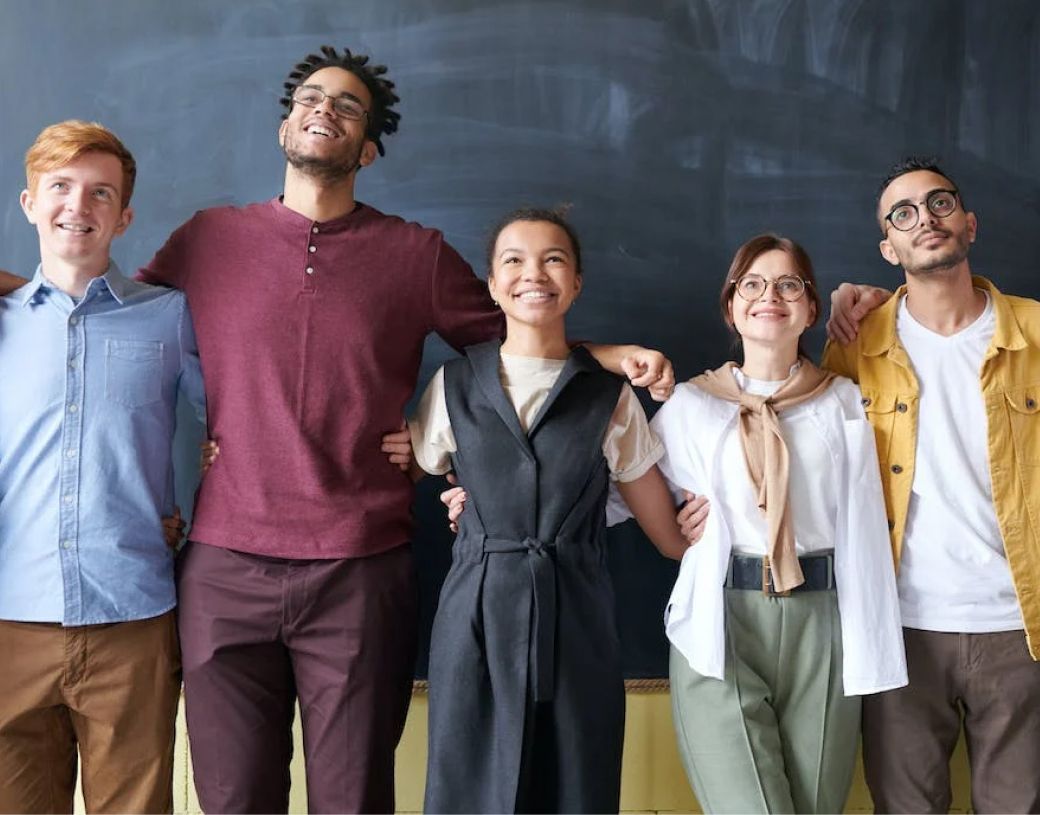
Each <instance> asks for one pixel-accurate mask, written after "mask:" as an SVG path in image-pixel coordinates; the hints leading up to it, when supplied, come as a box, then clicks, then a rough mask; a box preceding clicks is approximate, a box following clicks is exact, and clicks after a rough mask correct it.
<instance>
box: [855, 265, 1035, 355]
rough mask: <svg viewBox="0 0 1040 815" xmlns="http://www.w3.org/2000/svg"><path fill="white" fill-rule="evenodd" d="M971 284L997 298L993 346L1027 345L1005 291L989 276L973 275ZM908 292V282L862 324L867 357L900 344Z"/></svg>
mask: <svg viewBox="0 0 1040 815" xmlns="http://www.w3.org/2000/svg"><path fill="white" fill-rule="evenodd" d="M971 283H972V285H973V286H974V287H975V288H976V289H982V290H983V291H985V292H987V293H988V294H989V296H990V299H991V300H992V301H993V313H994V316H995V317H996V322H997V325H996V329H995V331H994V333H993V345H994V347H996V348H1007V349H1008V350H1011V351H1018V350H1021V349H1022V348H1025V347H1026V340H1025V337H1024V336H1023V335H1022V328H1021V327H1020V326H1019V324H1018V320H1017V319H1016V317H1015V311H1014V309H1013V308H1012V307H1011V302H1010V301H1009V300H1008V298H1007V297H1005V296H1004V295H1003V294H1001V292H1000V290H999V289H997V287H996V286H994V285H993V284H992V283H990V282H989V281H988V280H987V279H986V278H984V277H979V276H977V275H972V278H971ZM905 294H906V284H903V285H902V286H900V287H899V288H898V289H896V291H895V294H893V295H892V296H891V297H890V298H889V299H888V301H887V302H885V303H884V304H883V305H881V306H880V307H879V308H878V309H877V311H875V312H874V313H873V314H872V315H871V316H870V319H869V321H866V322H864V324H863V325H862V335H863V339H862V341H861V344H860V350H861V353H862V354H863V355H864V356H868V357H876V356H881V355H882V354H886V353H888V351H889V350H890V349H892V348H894V347H895V346H896V345H897V344H898V343H899V340H898V336H897V331H896V317H897V315H898V313H899V302H900V300H902V298H903V295H905Z"/></svg>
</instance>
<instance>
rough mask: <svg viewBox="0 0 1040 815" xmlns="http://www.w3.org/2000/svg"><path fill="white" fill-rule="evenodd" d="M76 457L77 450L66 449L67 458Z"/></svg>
mask: <svg viewBox="0 0 1040 815" xmlns="http://www.w3.org/2000/svg"><path fill="white" fill-rule="evenodd" d="M75 457H76V451H75V450H66V451H65V458H75Z"/></svg>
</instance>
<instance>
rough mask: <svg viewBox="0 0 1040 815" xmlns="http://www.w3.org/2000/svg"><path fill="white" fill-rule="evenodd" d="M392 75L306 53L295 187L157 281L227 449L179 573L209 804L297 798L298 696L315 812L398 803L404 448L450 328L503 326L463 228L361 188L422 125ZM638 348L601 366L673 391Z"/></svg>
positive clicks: (237, 213)
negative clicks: (179, 298) (435, 340)
mask: <svg viewBox="0 0 1040 815" xmlns="http://www.w3.org/2000/svg"><path fill="white" fill-rule="evenodd" d="M385 71H386V69H385V68H384V67H383V66H373V65H370V64H369V62H368V58H367V57H365V56H360V55H354V54H352V53H351V52H350V51H349V50H345V51H343V52H342V53H340V52H338V51H337V50H336V49H334V48H330V47H323V48H322V49H321V54H319V55H311V56H309V57H307V59H306V60H305V61H304V62H302V63H300V64H299V65H297V66H296V68H295V70H293V72H292V73H291V74H290V77H289V81H288V82H287V83H286V85H285V87H286V96H285V98H284V99H283V100H282V103H283V104H284V105H285V106H286V107H287V108H288V113H287V114H286V116H285V118H284V121H283V122H282V124H281V126H280V128H279V130H278V140H279V143H280V144H281V146H282V149H283V150H284V152H285V156H286V159H287V165H286V171H285V187H284V192H283V194H282V195H281V196H280V197H278V198H275V199H273V200H270V201H266V202H263V203H258V204H252V205H250V206H246V207H241V208H239V207H222V208H218V209H211V210H206V211H203V212H199V213H197V214H196V215H195V216H194V217H193V218H192V219H191V220H189V221H188V222H187V223H186V224H184V225H183V226H181V227H180V228H179V229H178V230H177V231H176V232H175V233H174V234H173V235H172V236H171V237H170V239H169V241H168V242H167V244H166V245H165V246H164V247H163V248H162V249H161V250H160V251H159V253H158V254H157V255H156V256H155V258H154V260H153V261H152V262H151V264H150V265H149V266H148V267H147V268H146V269H144V270H142V276H143V277H144V279H146V280H148V281H151V282H158V283H163V284H166V285H172V286H175V287H177V288H180V289H183V290H184V292H185V293H186V294H187V297H188V301H189V304H190V306H191V308H192V311H193V313H194V316H195V324H196V327H197V336H198V342H199V348H200V352H201V356H202V359H203V360H204V365H205V376H206V384H207V392H208V398H209V428H210V433H211V435H212V436H213V438H214V439H215V440H216V441H217V443H218V444H219V447H220V457H219V458H218V459H217V461H216V463H215V464H214V465H213V467H212V469H211V470H210V472H209V474H208V476H207V478H206V481H205V483H204V485H203V487H202V489H201V491H200V493H199V496H198V503H197V506H196V511H195V521H194V527H193V530H192V540H193V542H192V543H190V544H189V545H188V547H187V550H186V552H185V554H184V555H183V557H182V560H181V563H180V574H179V583H178V589H179V593H180V605H179V627H180V635H181V644H182V649H183V664H184V681H185V696H186V705H187V717H188V733H189V738H190V741H191V748H192V756H193V759H194V770H195V784H196V789H197V790H198V794H199V800H200V802H201V804H202V807H203V809H204V810H206V811H207V812H245V811H251V812H285V811H286V808H287V806H288V793H289V772H288V766H289V758H290V755H291V752H292V739H291V735H290V725H291V723H292V718H293V706H294V702H295V698H296V696H297V695H298V696H299V700H300V707H301V711H302V720H303V722H302V723H303V734H304V750H305V755H306V759H307V795H308V805H309V809H310V811H311V812H357V811H364V812H380V811H384V812H390V811H393V808H394V796H393V769H394V748H395V747H396V745H397V742H398V739H399V738H400V735H401V732H402V729H403V726H404V721H405V715H406V713H407V709H408V702H409V700H410V694H411V680H412V671H413V666H414V658H415V648H416V625H417V607H416V594H417V592H416V582H415V573H414V566H413V562H412V556H411V552H410V549H409V546H408V541H409V539H410V534H411V529H410V511H409V509H410V503H411V499H412V492H411V484H410V482H409V480H408V479H407V477H406V476H405V475H404V474H403V473H402V472H400V471H399V470H398V469H396V468H394V467H392V466H391V465H389V464H388V463H387V460H386V458H385V457H384V456H383V454H382V453H381V451H380V439H381V436H382V435H383V434H384V433H386V432H387V431H389V430H392V429H393V428H394V426H395V425H396V424H397V423H398V422H399V421H400V417H401V416H402V414H403V408H404V405H405V403H406V402H407V400H408V398H409V397H410V396H411V394H412V391H413V390H414V388H415V384H416V377H417V375H418V371H419V363H420V359H421V356H422V350H423V341H424V339H425V337H426V335H427V333H429V332H430V331H436V332H437V333H438V334H439V335H440V336H442V337H443V338H444V339H445V340H447V341H448V342H449V343H450V344H451V345H453V346H454V347H455V348H457V349H461V348H462V347H463V346H466V345H469V344H472V343H475V342H480V341H484V340H487V339H489V338H491V337H495V336H500V334H501V330H502V323H501V317H500V315H499V314H498V313H496V312H495V310H494V308H493V305H492V303H491V301H490V299H489V297H488V292H487V288H486V286H485V285H484V284H483V283H482V282H481V281H479V280H478V279H477V278H476V277H475V276H474V274H473V272H472V270H471V269H470V268H469V266H468V265H467V264H466V263H465V261H464V260H463V259H462V258H461V257H460V256H459V255H458V254H457V253H456V252H455V251H454V250H453V249H452V248H451V247H450V246H448V244H447V243H445V241H444V239H443V237H442V236H441V234H440V233H439V232H437V231H435V230H432V229H425V228H423V227H421V226H419V225H417V224H414V223H406V222H405V221H403V220H401V219H400V218H397V217H393V216H388V215H384V214H383V213H381V212H378V211H377V210H375V209H373V208H372V207H369V206H367V205H365V204H363V203H360V202H358V201H357V200H356V199H355V197H354V184H355V180H356V177H357V171H358V170H359V169H360V168H362V167H367V166H369V165H370V164H372V162H373V161H375V160H376V158H377V154H378V155H383V153H384V150H383V144H382V137H383V136H384V135H387V134H391V133H394V132H395V131H396V130H397V126H398V122H399V120H400V115H399V114H398V113H397V112H396V111H394V110H393V109H392V107H393V105H394V104H395V103H396V102H397V101H398V97H397V96H396V95H395V93H394V86H393V83H392V82H390V81H388V80H387V79H386V78H385V77H384V76H383V75H384V73H385ZM631 351H632V349H631V348H626V347H623V346H619V347H612V348H609V349H605V352H603V353H602V354H601V355H603V356H606V357H607V358H606V359H605V360H603V361H605V362H606V363H609V364H610V367H612V368H614V369H615V370H617V369H618V368H625V369H626V370H627V371H628V372H630V373H631V372H633V370H639V371H642V372H643V376H642V377H637V378H636V379H635V380H634V381H635V383H636V384H649V382H650V381H652V380H654V379H655V378H657V377H658V375H659V374H660V375H661V376H662V378H661V379H660V381H659V382H658V385H661V386H664V387H665V388H667V385H668V383H669V381H670V379H671V372H670V368H667V367H665V368H663V369H655V366H659V365H660V363H661V360H663V358H660V357H659V355H656V356H655V355H653V354H652V353H648V354H647V355H643V356H640V355H639V354H635V355H634V356H633V355H631V353H630V352H631ZM664 363H665V365H666V364H667V363H666V361H664ZM633 366H634V369H633ZM662 370H663V373H662ZM618 372H620V371H618Z"/></svg>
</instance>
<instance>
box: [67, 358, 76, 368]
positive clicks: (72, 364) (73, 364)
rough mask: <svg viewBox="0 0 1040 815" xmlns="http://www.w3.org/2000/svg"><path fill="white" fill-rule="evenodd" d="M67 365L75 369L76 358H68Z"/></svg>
mask: <svg viewBox="0 0 1040 815" xmlns="http://www.w3.org/2000/svg"><path fill="white" fill-rule="evenodd" d="M69 367H70V368H72V369H75V367H76V360H74V359H70V360H69Z"/></svg>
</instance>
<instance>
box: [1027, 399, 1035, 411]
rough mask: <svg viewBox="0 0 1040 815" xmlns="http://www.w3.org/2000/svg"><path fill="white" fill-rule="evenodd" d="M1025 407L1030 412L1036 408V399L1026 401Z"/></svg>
mask: <svg viewBox="0 0 1040 815" xmlns="http://www.w3.org/2000/svg"><path fill="white" fill-rule="evenodd" d="M1026 407H1027V408H1029V409H1030V410H1032V409H1033V408H1035V407H1036V399H1026Z"/></svg>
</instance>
